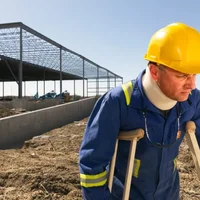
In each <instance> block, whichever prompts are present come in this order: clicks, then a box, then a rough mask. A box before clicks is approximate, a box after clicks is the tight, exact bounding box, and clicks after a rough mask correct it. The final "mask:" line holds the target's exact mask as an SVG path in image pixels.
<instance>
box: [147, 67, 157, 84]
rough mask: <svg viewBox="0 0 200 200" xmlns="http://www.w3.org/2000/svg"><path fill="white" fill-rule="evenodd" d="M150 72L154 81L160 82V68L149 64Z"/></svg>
mask: <svg viewBox="0 0 200 200" xmlns="http://www.w3.org/2000/svg"><path fill="white" fill-rule="evenodd" d="M148 67H149V71H150V73H151V76H152V78H153V80H155V81H157V80H158V76H159V74H158V73H159V72H158V70H159V69H158V67H157V66H156V65H154V64H149V66H148Z"/></svg>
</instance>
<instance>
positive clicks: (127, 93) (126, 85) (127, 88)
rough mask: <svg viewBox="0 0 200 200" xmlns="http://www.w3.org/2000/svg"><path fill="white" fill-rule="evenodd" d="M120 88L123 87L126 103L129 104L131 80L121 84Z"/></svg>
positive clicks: (131, 89)
mask: <svg viewBox="0 0 200 200" xmlns="http://www.w3.org/2000/svg"><path fill="white" fill-rule="evenodd" d="M122 89H123V91H124V94H125V98H126V104H127V105H129V104H130V102H131V94H132V91H133V84H132V81H129V82H127V83H124V84H122Z"/></svg>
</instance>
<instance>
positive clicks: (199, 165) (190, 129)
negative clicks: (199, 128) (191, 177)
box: [186, 121, 200, 180]
mask: <svg viewBox="0 0 200 200" xmlns="http://www.w3.org/2000/svg"><path fill="white" fill-rule="evenodd" d="M195 131H196V125H195V123H194V122H193V121H189V122H187V123H186V140H187V144H188V146H189V148H190V151H191V154H192V158H193V161H194V165H195V168H196V171H197V175H198V177H199V180H200V149H199V145H198V143H197V139H196V135H195Z"/></svg>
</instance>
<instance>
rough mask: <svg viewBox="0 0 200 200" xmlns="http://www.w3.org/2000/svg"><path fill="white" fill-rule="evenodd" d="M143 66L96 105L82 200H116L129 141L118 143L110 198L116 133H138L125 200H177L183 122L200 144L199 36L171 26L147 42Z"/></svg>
mask: <svg viewBox="0 0 200 200" xmlns="http://www.w3.org/2000/svg"><path fill="white" fill-rule="evenodd" d="M145 59H146V60H148V66H147V68H146V70H144V71H143V72H142V73H141V74H140V75H139V76H138V78H137V79H136V80H135V81H131V82H128V83H126V84H123V85H122V87H121V86H120V87H116V88H114V89H112V90H110V91H109V92H107V93H106V94H105V95H103V96H102V97H101V98H100V99H99V100H98V102H97V103H96V105H95V107H94V109H93V111H92V113H91V116H90V118H89V121H88V124H87V127H86V130H85V134H84V138H83V141H82V145H81V149H80V173H81V174H80V177H81V186H82V191H83V197H84V199H85V200H109V199H112V200H114V199H115V200H121V199H122V195H123V189H124V188H123V185H124V181H125V175H126V167H127V159H128V152H129V144H130V143H129V142H128V141H120V142H119V146H118V152H117V160H116V167H115V174H114V175H115V177H114V182H113V189H112V193H111V192H110V191H109V189H108V186H107V175H106V173H107V166H108V165H109V162H110V161H111V159H112V156H113V153H114V147H115V142H116V138H117V135H118V133H119V131H120V130H124V131H128V130H134V129H138V128H142V129H143V130H144V131H145V135H144V138H142V139H140V140H139V141H138V143H137V150H136V155H135V161H134V163H135V164H134V166H135V167H134V171H133V177H132V183H131V191H130V199H134V200H178V199H179V175H178V171H177V169H176V158H177V155H178V150H179V146H180V144H181V142H182V140H183V137H184V134H185V124H186V122H187V121H190V120H192V121H194V122H195V123H196V126H197V135H196V136H197V139H198V141H199V143H200V139H199V138H200V126H199V125H200V93H199V91H198V90H197V89H195V78H196V74H197V73H200V34H199V33H198V31H197V30H195V29H194V28H192V27H189V26H187V25H185V24H182V23H173V24H170V25H168V26H166V27H164V28H162V29H160V30H159V31H157V32H156V33H155V34H154V35H153V37H152V38H151V40H150V43H149V47H148V50H147V53H146V55H145Z"/></svg>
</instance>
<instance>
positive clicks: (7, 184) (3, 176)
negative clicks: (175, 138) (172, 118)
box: [0, 119, 200, 200]
mask: <svg viewBox="0 0 200 200" xmlns="http://www.w3.org/2000/svg"><path fill="white" fill-rule="evenodd" d="M86 123H87V119H83V120H82V121H78V122H74V123H71V124H68V125H66V126H63V127H61V128H58V129H54V130H52V131H50V132H47V133H45V134H43V135H41V136H38V137H34V138H33V139H31V140H29V141H26V142H25V143H24V145H23V147H22V148H20V149H10V150H1V151H0V200H81V199H82V195H81V190H80V184H79V170H78V152H79V147H80V143H81V140H82V137H83V132H84V129H85V125H86ZM177 166H178V169H179V171H180V178H181V200H199V199H200V181H198V177H197V174H196V170H195V168H194V164H193V161H192V158H191V154H190V152H189V149H188V147H187V145H186V144H185V143H183V144H182V145H181V148H180V155H179V158H178V161H177Z"/></svg>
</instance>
